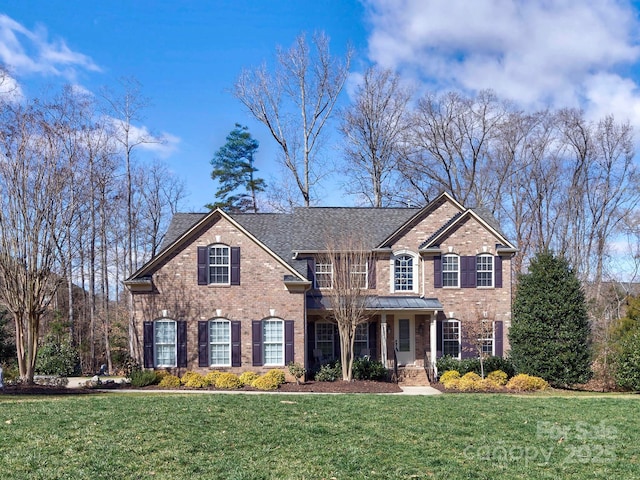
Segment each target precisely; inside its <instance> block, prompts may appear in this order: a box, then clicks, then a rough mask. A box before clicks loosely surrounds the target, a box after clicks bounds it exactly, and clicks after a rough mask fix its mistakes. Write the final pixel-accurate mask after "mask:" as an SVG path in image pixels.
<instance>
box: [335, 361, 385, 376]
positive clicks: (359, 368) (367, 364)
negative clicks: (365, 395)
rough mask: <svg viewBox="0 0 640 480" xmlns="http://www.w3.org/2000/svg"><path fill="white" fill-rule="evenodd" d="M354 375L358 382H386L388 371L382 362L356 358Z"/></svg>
mask: <svg viewBox="0 0 640 480" xmlns="http://www.w3.org/2000/svg"><path fill="white" fill-rule="evenodd" d="M341 373H342V372H341ZM352 373H353V378H355V379H356V380H375V381H384V380H386V379H387V369H386V368H385V366H384V365H383V364H382V362H379V361H378V360H371V359H369V358H356V359H355V360H354V361H353V370H352Z"/></svg>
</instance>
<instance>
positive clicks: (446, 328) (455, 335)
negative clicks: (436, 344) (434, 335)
mask: <svg viewBox="0 0 640 480" xmlns="http://www.w3.org/2000/svg"><path fill="white" fill-rule="evenodd" d="M442 355H449V356H451V357H454V358H460V322H459V321H458V320H446V321H443V322H442Z"/></svg>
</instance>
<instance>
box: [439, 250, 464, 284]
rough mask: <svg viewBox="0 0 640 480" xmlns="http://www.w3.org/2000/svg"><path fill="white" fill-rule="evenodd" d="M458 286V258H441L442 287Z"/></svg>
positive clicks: (456, 256) (446, 256) (447, 256)
mask: <svg viewBox="0 0 640 480" xmlns="http://www.w3.org/2000/svg"><path fill="white" fill-rule="evenodd" d="M459 285H460V257H458V255H444V256H443V257H442V286H443V287H457V286H459Z"/></svg>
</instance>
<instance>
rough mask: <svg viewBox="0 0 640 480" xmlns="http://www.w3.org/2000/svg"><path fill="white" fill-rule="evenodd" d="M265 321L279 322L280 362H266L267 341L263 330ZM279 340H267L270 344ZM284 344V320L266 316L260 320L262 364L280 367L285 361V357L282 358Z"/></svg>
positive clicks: (275, 343) (274, 343)
mask: <svg viewBox="0 0 640 480" xmlns="http://www.w3.org/2000/svg"><path fill="white" fill-rule="evenodd" d="M267 322H280V326H281V331H282V343H281V347H282V352H281V353H282V363H267V352H266V350H265V347H266V345H267V342H266V341H265V337H264V330H265V326H266V325H267ZM278 343H279V342H269V344H270V345H277V344H278ZM284 344H285V338H284V320H282V319H281V318H273V317H271V318H266V319H264V320H263V321H262V358H263V362H264V363H263V365H264V366H265V367H282V366H283V365H284V363H285V358H284Z"/></svg>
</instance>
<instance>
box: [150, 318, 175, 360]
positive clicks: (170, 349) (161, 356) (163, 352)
mask: <svg viewBox="0 0 640 480" xmlns="http://www.w3.org/2000/svg"><path fill="white" fill-rule="evenodd" d="M153 329H154V332H153V339H154V342H153V343H154V355H155V358H154V366H155V367H175V366H176V363H177V362H176V355H177V353H176V352H177V348H176V346H177V340H176V333H177V332H176V330H177V329H176V322H175V321H173V320H156V321H155V322H154V323H153Z"/></svg>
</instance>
